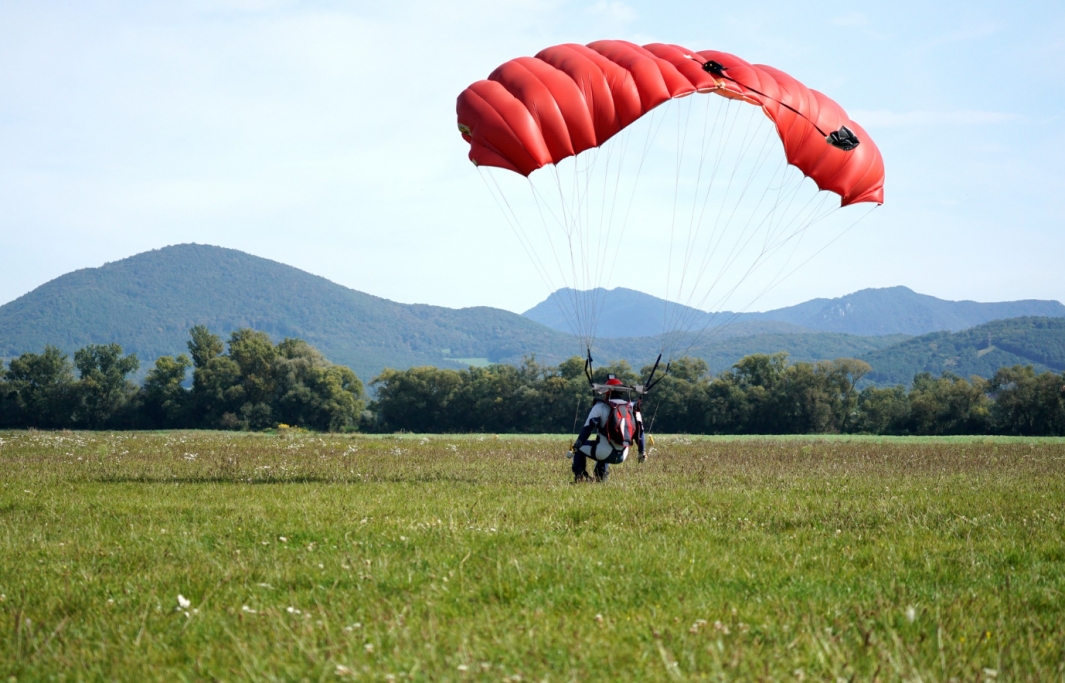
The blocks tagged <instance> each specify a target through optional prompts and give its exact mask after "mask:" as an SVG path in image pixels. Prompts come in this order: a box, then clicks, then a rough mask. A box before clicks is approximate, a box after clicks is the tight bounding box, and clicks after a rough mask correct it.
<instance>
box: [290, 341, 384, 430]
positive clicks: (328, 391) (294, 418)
mask: <svg viewBox="0 0 1065 683" xmlns="http://www.w3.org/2000/svg"><path fill="white" fill-rule="evenodd" d="M276 351H277V357H276V358H275V360H274V364H273V368H272V372H273V376H274V382H275V386H276V388H277V399H276V401H275V404H274V407H273V409H272V413H273V415H275V417H276V418H277V420H278V422H283V423H285V424H291V425H300V426H302V427H309V428H311V429H317V430H320V431H340V430H343V429H350V428H355V427H356V426H357V425H358V422H359V417H360V415H361V413H362V410H363V407H364V405H365V388H364V387H363V384H362V382H361V381H360V380H359V378H358V377H356V376H355V373H354V372H353V371H352V370H351V369H350V368H347V367H343V366H340V365H333V364H332V363H330V362H329V361H327V360H326V359H325V357H324V356H322V354H321V353H320V352H319V351H318V350H317V349H315V348H314V347H312V346H311V345H310V344H308V343H307V342H305V341H303V340H300V339H285V340H284V341H282V342H281V343H280V344H278V345H277V349H276Z"/></svg>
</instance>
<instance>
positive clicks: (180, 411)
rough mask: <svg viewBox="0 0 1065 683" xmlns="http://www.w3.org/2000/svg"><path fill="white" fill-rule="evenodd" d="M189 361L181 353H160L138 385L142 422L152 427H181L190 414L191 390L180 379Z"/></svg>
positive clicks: (186, 369) (189, 365)
mask: <svg viewBox="0 0 1065 683" xmlns="http://www.w3.org/2000/svg"><path fill="white" fill-rule="evenodd" d="M191 365H192V363H191V362H189V358H188V356H186V355H184V354H182V355H180V356H178V357H177V358H174V357H173V356H161V357H159V358H157V359H156V360H155V366H154V367H153V368H152V369H151V370H149V371H148V376H147V377H145V379H144V385H143V386H142V387H141V402H140V404H141V410H142V413H143V414H142V423H146V424H147V425H149V426H151V427H153V428H174V427H184V426H186V425H187V424H188V420H189V418H190V415H189V410H190V408H191V398H192V397H191V394H190V393H189V391H188V390H187V389H185V387H184V386H182V383H183V382H184V381H185V375H186V374H187V373H188V369H189V367H191Z"/></svg>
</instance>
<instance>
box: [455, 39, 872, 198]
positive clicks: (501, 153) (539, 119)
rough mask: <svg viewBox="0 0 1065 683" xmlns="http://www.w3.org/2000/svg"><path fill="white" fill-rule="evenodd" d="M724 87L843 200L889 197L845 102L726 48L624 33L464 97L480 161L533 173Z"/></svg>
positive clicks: (512, 72) (504, 70) (553, 56)
mask: <svg viewBox="0 0 1065 683" xmlns="http://www.w3.org/2000/svg"><path fill="white" fill-rule="evenodd" d="M696 92H699V93H714V94H716V95H721V96H723V97H728V98H732V99H739V100H742V101H745V102H748V103H750V104H754V105H757V106H759V107H761V108H762V110H763V111H764V112H765V114H766V116H768V117H769V118H770V119H771V120H772V121H773V122H774V123H775V124H776V128H777V132H778V134H779V135H780V139H781V141H782V142H783V143H784V153H785V155H786V156H787V160H788V163H790V164H792V165H793V166H795V167H797V168H798V169H799V170H800V171H802V172H803V174H804V175H806V176H807V177H809V178H811V179H813V181H814V182H815V183H817V186H818V187H819V188H821V189H822V190H829V191H831V192H835V193H836V194H838V195H839V196H840V197H841V204H842V205H843V206H847V205H848V204H856V203H859V202H875V203H877V204H882V203H883V201H884V159H883V157H881V155H880V150H879V149H877V147H876V145H875V144H874V143H873V141H872V139H871V138H870V137H869V136H868V134H867V133H866V132H865V131H864V130H863V129H862V127H861V126H859V125H858V124H857V123H855V122H854V121H852V120H851V119H850V118H849V117H848V116H847V114H846V112H844V111H843V108H842V107H840V106H839V105H838V104H836V103H835V102H833V101H832V100H831V99H829V98H828V97H826V96H825V95H823V94H821V93H819V92H817V91H816V90H811V89H810V88H807V87H806V86H805V85H803V84H802V83H800V82H798V81H797V80H795V79H794V78H792V77H791V76H789V75H787V74H786V73H784V72H783V71H778V70H777V69H774V68H773V67H770V66H764V65H760V64H748V63H747V62H745V61H743V60H742V59H740V58H739V57H736V56H734V55H730V54H728V53H725V52H716V51H714V50H705V51H703V52H692V51H691V50H688V49H685V48H683V47H680V46H678V45H665V44H662V43H652V44H650V45H644V46H643V47H640V46H639V45H635V44H633V43H628V42H625V41H622V40H601V41H598V42H595V43H591V44H589V45H587V46H584V45H575V44H567V45H555V46H554V47H549V48H547V49H546V50H543V51H541V52H540V53H539V54H537V55H536V56H535V57H518V58H517V59H512V60H510V61H509V62H506V63H505V64H503V65H502V66H500V67H499V68H498V69H496V70H495V71H493V72H492V73H491V75H490V76H489V77H488V80H485V81H477V82H476V83H474V84H473V85H471V86H470V87H468V88H466V89H465V90H463V91H462V94H460V95H459V98H458V121H459V130H460V131H461V132H462V137H463V138H464V139H465V140H466V141H467V142H469V143H470V160H471V161H473V163H475V164H477V165H479V166H497V167H499V168H505V169H508V170H511V171H514V172H516V173H520V174H521V175H524V176H528V175H529V174H530V173H532V172H533V171H535V170H536V169H538V168H541V167H543V166H547V165H548V164H557V163H558V162H560V161H562V160H563V159H565V158H567V157H571V156H574V155H576V154H580V153H581V152H583V151H584V150H586V149H590V148H592V147H598V146H599V145H602V144H603V143H604V142H606V141H607V140H609V139H610V138H612V137H613V136H614V135H616V134H617V133H618V132H620V131H621V130H622V129H624V128H625V127H626V126H628V125H629V124H631V123H632V122H633V121H635V120H636V119H638V118H640V117H641V116H643V115H644V114H646V113H647V112H649V111H651V110H652V109H654V108H655V107H657V106H658V105H660V104H662V103H663V102H665V101H667V100H670V99H673V98H677V97H685V96H687V95H691V94H693V93H696Z"/></svg>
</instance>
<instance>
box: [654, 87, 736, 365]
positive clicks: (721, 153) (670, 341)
mask: <svg viewBox="0 0 1065 683" xmlns="http://www.w3.org/2000/svg"><path fill="white" fill-rule="evenodd" d="M729 104H731V100H730V101H729ZM730 108H731V107H730ZM740 111H741V109H739V108H737V110H736V115H735V116H734V117H733V118H732V121H731V123H730V124H729V126H728V137H729V138H730V139H731V138H732V134H733V131H734V130H735V129H736V124H737V122H738V121H739V114H740ZM751 123H752V119H751V118H750V117H748V121H747V126H746V127H745V131H744V137H743V139H742V141H741V144H740V148H739V152H738V154H737V155H736V158H735V160H734V161H733V163H732V167H733V168H732V172H731V173H730V175H729V180H728V182H727V184H726V186H725V192H724V196H723V197H722V199H721V202H720V204H719V207H718V217H717V219H716V221H715V222H714V227H713V229H712V231H711V234H710V240H709V244H708V249H707V254H706V259H705V260H706V261H707V262H709V260H710V259H711V258H712V256H713V253H714V252H715V250H716V248H717V245H716V244H715V242H716V241H719V239H720V238H717V239H715V237H716V235H717V234H718V230H719V228H720V224H721V214H722V212H723V211H724V207H725V204H726V203H727V201H728V198H729V194H730V192H731V190H732V185H733V182H734V180H735V175H736V171H737V170H738V168H739V167H740V165H741V164H742V162H743V160H744V158H745V157H746V153H747V149H748V147H749V144H750V143H749V142H748V138H749V137H750V132H751ZM724 139H725V138H724V134H723V136H722V139H721V143H720V144H719V145H718V154H717V158H716V159H715V169H714V172H713V174H712V178H713V179H716V176H717V172H718V171H719V170H720V168H721V164H722V162H724V160H725V152H726V148H727V146H726V145H725V144H724ZM712 189H713V185H712V184H711V185H708V187H707V192H708V193H709V192H710V191H711V190H712ZM700 225H701V219H700ZM700 231H701V227H699V226H697V228H696V230H695V231H694V232H693V241H697V240H698V234H699V232H700ZM693 252H694V244H692V246H691V247H690V248H689V249H687V250H686V253H687V254H688V255H689V258H688V259H686V260H685V262H684V263H683V264H682V269H681V281H682V282H684V281H686V280H687V273H688V269H689V268H690V254H692V253H693ZM703 270H705V268H703V269H701V270H700V272H699V276H698V277H697V278H696V281H695V284H693V285H692V292H693V295H694V291H695V289H696V288H697V286H698V282H699V281H700V280H701V278H702V274H703V273H702V271H703ZM673 298H674V299H676V300H680V299H683V287H678V289H677V293H676V295H675V296H674V297H673ZM690 298H691V297H689V299H690ZM673 311H674V315H673V317H672V319H671V321H670V323H669V325H668V327H667V329H668V330H669V331H670V333H671V334H669V335H667V337H666V338H665V339H664V342H665V345H667V346H668V347H670V348H671V347H673V346H674V345H675V343H676V327H677V323H676V318H677V316H678V315H680V314H681V309H680V307H679V306H674V307H673ZM669 356H670V357H672V350H670V353H669Z"/></svg>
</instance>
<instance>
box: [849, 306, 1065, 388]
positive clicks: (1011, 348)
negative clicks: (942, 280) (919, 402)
mask: <svg viewBox="0 0 1065 683" xmlns="http://www.w3.org/2000/svg"><path fill="white" fill-rule="evenodd" d="M861 358H862V360H864V361H866V362H867V363H869V364H870V365H871V366H873V372H871V373H870V374H869V375H868V376H867V377H866V379H867V380H868V381H870V382H873V383H875V384H881V385H893V384H909V383H910V382H911V381H913V376H914V375H915V374H917V373H918V372H930V373H932V374H933V375H936V376H938V375H939V374H941V373H943V372H952V373H954V374H956V375H959V376H961V377H969V376H971V375H979V376H981V377H991V376H992V375H993V374H995V371H996V370H998V369H999V368H1001V367H1003V366H1008V365H1032V366H1035V368H1036V370H1039V371H1045V370H1053V371H1058V372H1061V371H1065V320H1063V319H1061V318H1046V317H1022V318H1013V319H1010V320H996V321H994V322H990V323H986V324H984V325H978V326H976V327H973V328H971V329H968V330H964V331H962V332H954V333H951V332H933V333H932V334H926V335H922V336H920V337H914V338H912V339H908V340H906V341H903V342H902V343H900V344H896V345H894V346H891V347H888V348H886V349H882V350H879V351H874V352H871V353H867V354H865V355H864V356H862V357H861Z"/></svg>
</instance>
